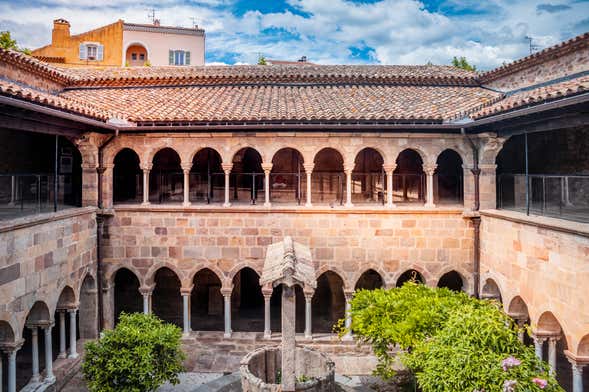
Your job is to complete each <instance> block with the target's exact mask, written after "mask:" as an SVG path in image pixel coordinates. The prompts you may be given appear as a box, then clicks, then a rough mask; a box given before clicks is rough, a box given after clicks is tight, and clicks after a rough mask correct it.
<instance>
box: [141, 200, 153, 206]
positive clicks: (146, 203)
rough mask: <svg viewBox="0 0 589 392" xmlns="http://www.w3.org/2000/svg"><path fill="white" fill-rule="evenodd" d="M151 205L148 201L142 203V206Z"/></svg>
mask: <svg viewBox="0 0 589 392" xmlns="http://www.w3.org/2000/svg"><path fill="white" fill-rule="evenodd" d="M150 204H151V203H150V202H148V201H144V202H142V203H141V205H142V206H148V205H150Z"/></svg>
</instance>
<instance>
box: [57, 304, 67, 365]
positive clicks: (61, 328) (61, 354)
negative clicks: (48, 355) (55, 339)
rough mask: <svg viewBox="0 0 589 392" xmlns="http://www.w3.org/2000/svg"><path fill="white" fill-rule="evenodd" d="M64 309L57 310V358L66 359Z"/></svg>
mask: <svg viewBox="0 0 589 392" xmlns="http://www.w3.org/2000/svg"><path fill="white" fill-rule="evenodd" d="M65 312H66V311H65V309H59V310H58V313H59V355H58V356H57V357H58V358H66V357H67V352H66V351H65V345H66V344H65Z"/></svg>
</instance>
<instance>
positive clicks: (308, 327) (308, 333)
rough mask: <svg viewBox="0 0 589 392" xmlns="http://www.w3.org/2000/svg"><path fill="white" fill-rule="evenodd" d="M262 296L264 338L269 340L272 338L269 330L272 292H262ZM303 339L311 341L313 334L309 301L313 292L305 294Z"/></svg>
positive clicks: (270, 329)
mask: <svg viewBox="0 0 589 392" xmlns="http://www.w3.org/2000/svg"><path fill="white" fill-rule="evenodd" d="M263 295H264V338H265V339H270V338H271V337H272V328H271V324H270V321H271V311H270V299H271V298H272V291H265V292H263ZM304 295H305V338H306V339H312V338H313V332H312V328H311V315H312V306H311V301H312V300H313V292H305V293H304Z"/></svg>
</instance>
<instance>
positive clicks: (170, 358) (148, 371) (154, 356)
mask: <svg viewBox="0 0 589 392" xmlns="http://www.w3.org/2000/svg"><path fill="white" fill-rule="evenodd" d="M181 336H182V332H181V330H180V328H178V327H176V326H175V325H172V324H165V323H163V322H162V321H161V320H160V319H158V318H157V317H156V316H153V315H145V314H140V313H134V314H124V313H123V314H121V318H120V321H119V324H118V325H117V326H116V328H115V329H114V330H110V331H105V332H104V335H103V336H102V337H101V338H100V340H98V341H96V342H89V343H87V344H86V347H85V348H86V357H85V361H84V364H83V365H82V371H83V373H84V377H85V379H86V381H87V383H88V389H89V390H90V391H91V392H115V391H116V392H143V391H155V390H156V389H157V388H158V387H159V386H160V385H162V384H163V383H164V382H166V381H169V382H170V383H171V384H174V385H175V384H178V383H179V379H178V373H179V372H181V371H182V370H183V367H182V361H183V360H184V353H183V352H182V351H181V349H180V338H181Z"/></svg>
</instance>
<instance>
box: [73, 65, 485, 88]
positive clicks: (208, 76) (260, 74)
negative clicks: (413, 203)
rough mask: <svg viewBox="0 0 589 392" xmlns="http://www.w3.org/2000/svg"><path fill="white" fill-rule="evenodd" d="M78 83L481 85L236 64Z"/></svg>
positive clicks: (369, 70)
mask: <svg viewBox="0 0 589 392" xmlns="http://www.w3.org/2000/svg"><path fill="white" fill-rule="evenodd" d="M65 72H67V73H68V74H69V75H71V76H72V77H73V78H74V79H75V82H74V83H73V85H75V86H137V85H144V86H145V85H148V86H154V85H160V86H161V85H186V84H199V85H200V84H219V83H231V84H235V83H260V84H267V83H269V82H275V83H293V82H294V83H326V84H338V83H339V84H341V83H377V84H410V85H450V86H454V85H457V86H478V85H479V83H478V80H477V74H476V73H475V72H470V71H466V70H463V69H459V68H455V67H450V66H440V65H310V64H306V65H273V66H264V65H236V66H199V67H170V66H168V67H126V68H120V67H111V68H103V69H89V68H75V69H68V70H66V71H65Z"/></svg>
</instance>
